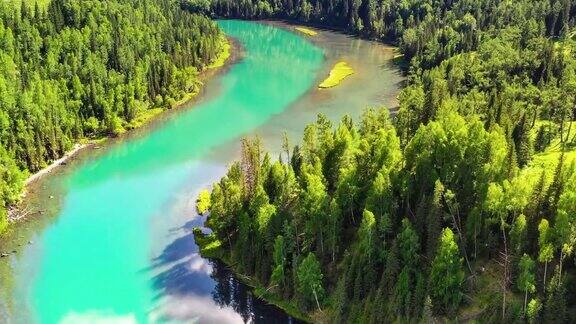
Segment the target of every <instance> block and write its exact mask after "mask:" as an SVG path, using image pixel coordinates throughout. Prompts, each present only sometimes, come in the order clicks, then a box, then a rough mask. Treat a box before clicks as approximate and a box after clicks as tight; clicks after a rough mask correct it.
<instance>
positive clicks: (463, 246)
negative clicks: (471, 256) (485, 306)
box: [448, 207, 474, 276]
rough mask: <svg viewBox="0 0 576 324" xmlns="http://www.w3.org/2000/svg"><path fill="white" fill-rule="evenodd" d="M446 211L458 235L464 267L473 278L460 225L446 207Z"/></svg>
mask: <svg viewBox="0 0 576 324" xmlns="http://www.w3.org/2000/svg"><path fill="white" fill-rule="evenodd" d="M448 209H450V216H452V223H453V224H454V227H455V228H456V232H457V233H458V237H459V238H460V245H461V246H462V252H463V253H464V259H465V260H466V265H467V266H468V270H470V274H471V275H472V276H474V271H472V266H470V260H468V253H466V242H464V237H463V236H462V232H461V231H460V225H459V223H458V221H457V220H456V217H455V216H454V213H453V212H452V210H451V208H450V207H448Z"/></svg>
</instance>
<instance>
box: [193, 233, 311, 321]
mask: <svg viewBox="0 0 576 324" xmlns="http://www.w3.org/2000/svg"><path fill="white" fill-rule="evenodd" d="M192 232H193V233H194V241H195V242H196V244H197V245H198V248H199V250H200V255H201V256H202V257H204V258H208V259H215V260H218V261H220V262H223V263H224V264H225V265H226V266H227V267H229V268H230V269H231V270H232V272H233V273H234V274H235V275H236V278H238V280H240V281H242V283H244V284H245V285H247V286H250V287H251V288H252V289H253V292H254V295H255V296H256V297H258V298H260V299H262V300H264V301H266V302H268V303H270V304H272V305H274V306H276V307H278V308H280V309H282V310H283V311H284V312H286V314H288V315H290V316H291V317H293V318H295V319H297V320H299V321H303V322H307V323H311V322H312V318H311V316H309V315H308V314H305V313H303V312H302V311H300V309H299V308H298V306H297V305H296V304H295V302H294V301H286V300H284V299H283V298H282V297H281V296H278V295H276V294H275V293H273V292H272V291H270V287H268V288H267V287H265V286H263V285H261V284H260V283H259V282H258V281H257V280H256V279H254V278H252V277H250V276H246V275H244V274H242V272H240V271H239V269H238V267H237V266H236V265H235V264H234V263H232V262H231V260H230V258H229V257H227V255H226V254H227V253H226V250H225V249H224V248H223V247H222V243H221V242H220V241H219V240H218V239H217V238H216V236H215V235H214V234H204V233H203V232H202V230H201V229H200V228H198V227H196V228H194V229H193V230H192Z"/></svg>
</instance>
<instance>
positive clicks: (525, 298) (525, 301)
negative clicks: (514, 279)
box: [524, 289, 528, 314]
mask: <svg viewBox="0 0 576 324" xmlns="http://www.w3.org/2000/svg"><path fill="white" fill-rule="evenodd" d="M527 302H528V289H526V291H524V314H526V303H527Z"/></svg>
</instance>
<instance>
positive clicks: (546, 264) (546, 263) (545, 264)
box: [544, 261, 548, 290]
mask: <svg viewBox="0 0 576 324" xmlns="http://www.w3.org/2000/svg"><path fill="white" fill-rule="evenodd" d="M546 270H548V261H546V262H544V290H546Z"/></svg>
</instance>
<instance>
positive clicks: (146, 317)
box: [0, 21, 402, 323]
mask: <svg viewBox="0 0 576 324" xmlns="http://www.w3.org/2000/svg"><path fill="white" fill-rule="evenodd" d="M219 24H220V25H221V27H222V28H223V30H224V31H225V32H226V33H227V34H228V35H229V36H231V37H233V38H235V39H236V40H237V41H238V43H239V44H240V45H241V48H242V51H243V56H242V59H241V60H240V61H239V62H238V63H235V64H234V65H232V66H231V67H229V68H227V70H226V71H224V72H223V73H222V74H221V75H220V76H218V77H215V78H213V79H211V80H210V81H209V82H207V84H206V86H205V92H206V93H205V94H204V95H203V97H202V99H201V100H200V101H199V102H196V103H191V104H190V106H191V107H185V108H184V109H182V110H181V111H179V112H178V113H175V114H170V115H169V116H168V117H166V118H164V120H162V121H159V122H156V123H155V124H154V125H152V126H151V127H148V128H146V129H142V130H139V131H137V132H134V133H133V134H131V135H130V136H128V137H127V138H124V139H121V140H117V141H111V142H110V143H108V144H105V145H104V146H105V147H103V148H102V149H100V150H93V151H87V152H84V153H82V155H81V157H80V158H79V159H78V160H77V161H75V162H74V163H72V164H71V165H68V166H66V167H65V168H62V171H60V172H59V173H58V174H54V175H51V176H49V177H46V178H45V179H43V180H41V181H40V182H39V183H38V184H36V186H35V188H34V189H35V190H34V192H32V194H31V195H29V197H28V198H27V199H28V201H27V204H28V205H29V206H30V208H31V209H34V210H36V211H42V215H40V214H36V215H35V216H34V217H33V218H32V219H30V220H28V221H26V222H24V223H22V224H19V225H18V226H17V227H16V228H15V229H14V231H13V233H11V234H10V236H9V237H8V243H7V246H4V247H0V250H2V249H5V250H10V251H11V250H15V251H16V253H15V254H12V255H11V256H10V257H9V258H3V259H1V260H0V322H2V323H3V322H8V323H98V322H106V323H108V322H121V323H125V322H126V323H151V322H152V323H155V322H191V321H195V320H196V321H198V322H201V323H234V322H266V323H275V322H277V323H287V322H291V321H292V319H290V317H289V316H287V315H286V314H284V313H283V312H282V311H281V310H279V309H277V308H276V307H274V306H271V305H268V304H267V303H265V302H264V301H262V300H259V299H257V298H256V297H254V296H253V295H252V293H251V291H250V289H249V288H248V287H245V286H244V285H243V284H241V283H240V282H239V281H238V280H236V278H235V276H234V274H232V273H231V272H230V271H229V270H228V269H227V268H226V267H225V266H223V265H222V264H220V263H218V262H214V261H212V260H207V259H204V258H202V257H201V256H200V255H199V254H198V252H197V246H196V245H195V243H194V238H193V235H192V233H191V229H192V228H193V227H195V226H202V224H203V221H204V220H203V218H202V217H199V216H198V215H196V213H195V209H194V199H195V197H196V195H197V193H198V192H199V191H200V190H201V189H203V188H206V187H208V186H209V185H210V184H211V183H213V182H214V181H216V180H217V179H218V178H219V177H220V176H222V175H223V174H224V173H225V170H226V166H227V165H228V164H229V163H230V161H232V160H233V159H234V158H236V157H237V156H238V153H239V139H240V138H241V137H242V136H252V135H255V134H257V135H259V136H261V137H262V138H263V140H264V142H265V144H266V146H267V148H268V149H270V150H272V151H273V152H277V151H278V149H279V142H280V138H281V136H282V133H283V132H284V131H286V132H287V133H288V134H289V137H290V138H291V140H293V141H297V140H299V134H300V133H301V132H302V130H303V128H304V126H305V124H306V123H309V122H311V121H313V120H314V119H315V116H316V114H317V113H319V112H321V113H324V114H326V115H327V116H328V117H329V118H330V119H332V120H338V119H339V118H340V117H341V116H343V115H344V114H345V113H348V114H350V115H352V116H353V117H357V116H358V115H360V113H361V111H362V110H363V109H364V108H366V107H368V106H372V107H374V106H382V105H386V106H389V107H391V106H393V105H394V104H395V96H396V94H397V92H398V88H399V87H400V82H401V81H402V78H401V76H400V75H399V73H398V72H397V70H396V68H395V67H394V66H393V65H392V64H391V59H392V56H393V52H392V50H391V49H389V48H387V47H385V46H384V45H382V44H378V43H374V42H369V41H363V40H358V39H354V38H351V37H348V36H345V35H342V34H338V33H334V32H329V31H321V32H320V34H319V36H317V37H315V38H314V39H306V38H304V37H302V36H300V35H296V34H294V33H292V32H291V31H289V30H290V29H291V28H290V27H289V26H287V25H283V24H280V23H263V22H242V21H221V22H219ZM340 60H345V61H347V62H348V63H349V64H350V65H351V66H352V67H353V68H354V69H355V70H356V74H354V75H353V76H351V77H349V78H348V79H346V80H345V81H344V83H343V84H342V85H340V86H339V87H337V88H334V89H329V90H318V89H317V88H316V85H317V84H318V83H319V82H320V81H321V80H322V79H323V78H324V77H325V76H326V75H327V73H328V71H329V70H330V68H331V66H332V65H333V64H334V63H335V62H336V61H340Z"/></svg>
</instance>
